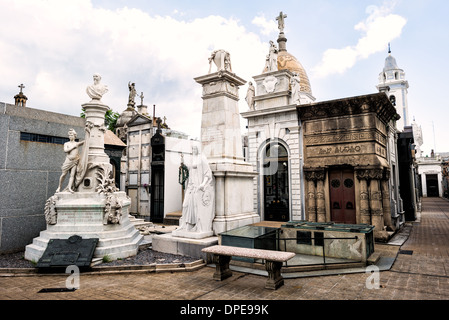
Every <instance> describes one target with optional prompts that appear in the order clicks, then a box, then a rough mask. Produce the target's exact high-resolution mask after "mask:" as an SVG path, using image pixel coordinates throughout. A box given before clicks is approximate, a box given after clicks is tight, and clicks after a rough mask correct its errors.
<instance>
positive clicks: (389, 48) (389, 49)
mask: <svg viewBox="0 0 449 320" xmlns="http://www.w3.org/2000/svg"><path fill="white" fill-rule="evenodd" d="M388 54H391V47H390V43H389V42H388Z"/></svg>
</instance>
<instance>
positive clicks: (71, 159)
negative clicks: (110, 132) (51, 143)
mask: <svg viewBox="0 0 449 320" xmlns="http://www.w3.org/2000/svg"><path fill="white" fill-rule="evenodd" d="M69 139H70V141H67V142H66V143H64V152H65V153H67V155H66V158H65V161H64V163H63V164H62V167H61V169H62V174H61V177H60V178H59V186H58V189H56V193H58V192H59V191H60V190H61V187H62V183H63V182H64V179H65V177H66V175H67V174H69V173H70V179H69V184H68V185H67V189H68V191H69V192H72V193H73V192H74V190H73V187H74V182H75V175H76V169H77V165H78V162H79V161H80V155H79V152H78V147H79V146H81V145H83V144H84V141H81V142H76V141H75V139H76V131H75V130H74V129H70V130H69Z"/></svg>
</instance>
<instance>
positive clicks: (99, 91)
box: [86, 73, 108, 100]
mask: <svg viewBox="0 0 449 320" xmlns="http://www.w3.org/2000/svg"><path fill="white" fill-rule="evenodd" d="M93 78H94V84H92V85H90V86H88V87H87V89H86V92H87V95H88V96H89V97H90V98H91V99H92V100H101V97H103V95H104V94H105V93H106V92H108V87H107V86H105V85H104V84H101V83H100V82H101V76H100V75H99V74H98V73H95V74H94V75H93Z"/></svg>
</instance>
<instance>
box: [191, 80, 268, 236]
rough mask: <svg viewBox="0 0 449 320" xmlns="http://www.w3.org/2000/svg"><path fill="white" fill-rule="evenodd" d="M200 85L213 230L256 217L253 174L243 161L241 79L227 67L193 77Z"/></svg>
mask: <svg viewBox="0 0 449 320" xmlns="http://www.w3.org/2000/svg"><path fill="white" fill-rule="evenodd" d="M195 81H196V82H198V83H199V84H201V85H202V87H203V95H202V98H203V111H202V122H201V143H202V153H203V154H204V155H205V156H206V158H207V160H208V161H209V165H210V167H211V170H212V172H213V175H214V178H215V219H214V222H213V230H214V234H216V235H217V234H219V233H221V232H225V231H228V230H231V229H234V228H237V227H241V226H244V225H247V224H252V223H256V222H259V221H260V217H259V215H258V214H256V213H255V212H254V208H253V204H254V202H253V180H254V178H255V177H256V176H257V172H256V171H255V170H254V168H253V166H252V165H251V164H250V163H247V162H245V161H244V158H243V148H242V134H241V130H240V113H239V107H238V100H239V95H238V90H239V86H241V85H243V84H245V81H244V80H243V79H241V78H240V77H238V76H237V75H235V74H234V73H231V72H229V71H219V72H216V73H211V74H208V75H205V76H201V77H197V78H195Z"/></svg>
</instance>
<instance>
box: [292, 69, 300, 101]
mask: <svg viewBox="0 0 449 320" xmlns="http://www.w3.org/2000/svg"><path fill="white" fill-rule="evenodd" d="M299 83H300V79H299V76H298V74H296V73H293V77H291V79H290V86H291V90H292V103H296V104H299V102H300V91H301V87H300V85H299Z"/></svg>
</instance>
